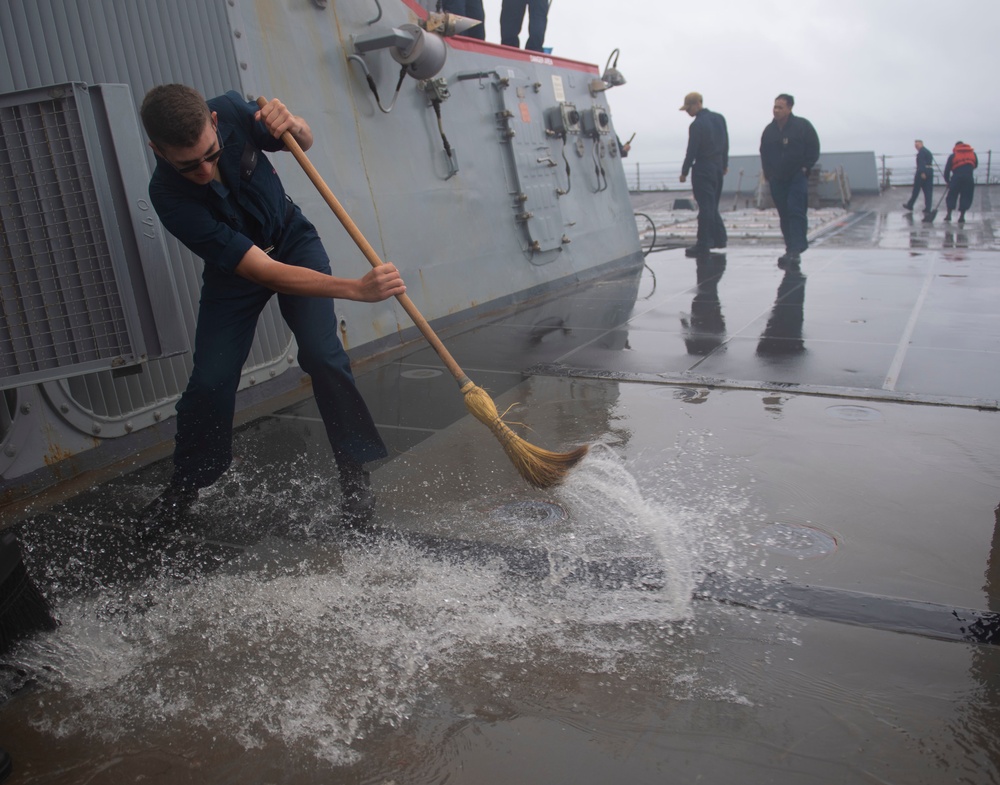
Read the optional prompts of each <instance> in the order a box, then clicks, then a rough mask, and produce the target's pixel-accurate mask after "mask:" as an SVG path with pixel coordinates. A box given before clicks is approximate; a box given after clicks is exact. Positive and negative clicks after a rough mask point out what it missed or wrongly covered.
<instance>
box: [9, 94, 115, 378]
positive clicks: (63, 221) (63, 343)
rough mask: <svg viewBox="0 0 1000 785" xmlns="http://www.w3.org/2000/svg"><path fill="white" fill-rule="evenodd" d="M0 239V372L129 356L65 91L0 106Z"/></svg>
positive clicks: (77, 126)
mask: <svg viewBox="0 0 1000 785" xmlns="http://www.w3.org/2000/svg"><path fill="white" fill-rule="evenodd" d="M0 238H2V239H0V308H2V310H0V317H2V318H0V377H11V376H15V375H16V376H20V377H21V378H22V379H23V380H25V381H27V380H28V379H30V378H31V377H32V376H34V375H46V373H45V372H50V371H52V370H55V369H57V368H63V369H65V368H66V367H67V366H81V365H99V366H104V367H109V366H114V365H118V364H122V363H124V362H126V361H132V362H134V359H132V358H133V356H134V355H135V348H134V347H133V345H132V343H131V341H130V338H129V330H128V317H127V315H126V312H125V309H124V307H123V305H122V300H121V296H120V292H119V285H118V282H117V280H116V276H115V271H114V267H113V260H112V253H111V249H110V248H109V244H108V239H107V235H106V231H105V226H104V222H103V220H102V217H101V211H100V208H99V203H98V194H97V190H96V186H95V182H94V177H93V174H92V171H91V167H90V162H89V158H88V155H87V149H86V143H85V139H84V129H83V127H82V124H81V118H80V111H79V107H78V104H77V101H76V96H75V94H74V93H72V92H70V93H66V94H65V95H63V96H62V97H58V98H52V99H50V100H42V101H34V102H31V103H25V104H22V105H14V106H0ZM126 358H129V359H128V360H126Z"/></svg>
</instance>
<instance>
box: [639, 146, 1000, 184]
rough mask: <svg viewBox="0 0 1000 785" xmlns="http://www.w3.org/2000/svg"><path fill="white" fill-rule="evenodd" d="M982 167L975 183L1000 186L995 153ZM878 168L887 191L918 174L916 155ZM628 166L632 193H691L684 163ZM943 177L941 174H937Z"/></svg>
mask: <svg viewBox="0 0 1000 785" xmlns="http://www.w3.org/2000/svg"><path fill="white" fill-rule="evenodd" d="M977 155H978V156H979V168H977V169H976V183H977V184H986V185H995V184H998V183H1000V171H993V151H992V150H986V151H982V152H980V151H977ZM875 160H876V165H877V166H878V175H879V184H880V185H881V187H882V188H883V190H884V189H886V188H889V187H891V186H894V185H910V184H912V183H913V175H914V174H915V172H916V164H915V155H914V153H912V152H910V153H901V154H898V155H897V154H893V155H890V154H880V155H876V156H875ZM934 160H935V164H936V165H937V169H938V171H939V172H940V169H941V167H942V166H944V163H945V161H947V160H948V156H947V155H942V156H940V160H938V157H937V156H935V159H934ZM622 163H623V164H624V166H625V182H626V183H628V188H629V190H630V191H690V190H691V183H690V181H688V182H687V183H681V182H680V176H681V165H682V162H681V161H650V162H645V161H630V160H628V159H625V160H624V161H622ZM938 176H939V177H940V174H939V175H938Z"/></svg>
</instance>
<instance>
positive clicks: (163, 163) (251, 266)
mask: <svg viewBox="0 0 1000 785" xmlns="http://www.w3.org/2000/svg"><path fill="white" fill-rule="evenodd" d="M141 116H142V121H143V125H144V126H145V128H146V133H147V134H148V135H149V138H150V147H151V148H152V149H153V151H154V152H155V153H156V169H155V171H154V172H153V176H152V178H151V179H150V183H149V195H150V199H151V201H152V204H153V207H154V209H155V210H156V213H157V215H158V216H159V217H160V220H161V221H162V222H163V226H164V228H166V230H167V231H168V232H170V233H171V234H172V235H174V236H175V237H176V238H177V239H178V240H180V241H181V242H182V243H184V245H186V246H187V247H188V248H189V249H190V250H191V251H192V252H193V253H195V254H196V255H198V256H200V257H201V258H202V259H203V260H204V262H205V266H204V272H203V274H202V289H201V303H200V306H199V309H198V323H197V327H196V331H195V338H194V368H193V370H192V372H191V378H190V380H189V381H188V385H187V389H186V390H185V391H184V394H183V395H182V396H181V399H180V402H179V403H178V404H177V436H176V443H175V449H174V474H173V479H172V481H171V483H170V485H169V486H168V488H167V489H166V490H165V491H164V492H163V493H162V494H161V495H160V496H159V497H158V498H157V499H156V500H155V501H154V502H153V503H152V504H151V505H150V506H149V507H147V509H146V510H145V511H144V513H143V518H142V521H141V522H140V529H141V530H142V531H143V532H144V533H147V534H148V533H152V532H154V531H156V530H158V529H160V528H162V527H163V526H164V525H166V524H168V523H172V522H173V521H175V520H176V518H177V517H178V516H179V515H181V514H183V513H184V512H185V511H186V510H187V508H189V507H190V506H191V505H192V504H193V503H194V501H195V500H196V499H197V495H198V489H199V488H203V487H205V486H207V485H210V484H212V483H213V482H215V481H216V480H217V479H218V478H219V477H220V476H221V475H222V473H223V472H224V471H225V470H226V469H227V468H228V467H229V465H230V463H231V462H232V427H233V415H234V412H235V403H236V390H237V387H238V386H239V382H240V373H241V369H242V367H243V364H244V363H245V362H246V359H247V356H248V355H249V353H250V348H251V345H252V343H253V339H254V332H255V329H256V326H257V318H258V316H259V315H260V313H261V311H262V310H263V309H264V306H265V305H266V304H267V302H268V301H269V300H270V299H271V297H273V296H274V295H275V293H277V296H278V304H279V306H280V309H281V315H282V317H283V318H284V320H285V321H286V322H287V323H288V326H289V327H290V328H291V330H292V333H293V334H294V335H295V339H296V342H297V344H298V361H299V365H300V366H301V367H302V369H303V370H304V371H305V372H306V373H308V374H309V375H310V377H311V378H312V385H313V391H314V395H315V398H316V403H317V406H318V407H319V411H320V414H321V416H322V418H323V422H324V425H325V426H326V432H327V436H328V438H329V440H330V445H331V446H332V448H333V455H334V458H335V460H336V462H337V466H338V469H339V472H340V483H341V489H342V491H343V501H342V504H341V516H342V520H343V521H344V522H345V523H349V524H354V523H360V522H364V521H367V520H368V519H369V518H370V517H371V515H372V513H373V511H374V504H375V497H374V494H373V492H372V490H371V488H370V484H369V478H368V472H367V471H366V470H365V469H364V466H363V464H364V463H366V462H368V461H373V460H377V459H379V458H382V457H384V456H385V455H386V454H387V451H386V448H385V445H384V444H383V442H382V439H381V437H380V436H379V434H378V431H377V430H376V428H375V424H374V422H373V421H372V417H371V414H370V413H369V411H368V408H367V406H366V405H365V402H364V400H363V399H362V398H361V394H360V393H359V392H358V389H357V387H356V386H355V383H354V377H353V375H352V373H351V365H350V360H349V359H348V357H347V354H346V352H345V351H344V348H343V346H342V345H341V343H340V338H339V336H338V334H337V317H336V314H335V313H334V307H333V301H334V298H343V299H347V300H356V301H359V302H370V303H374V302H380V301H382V300H385V299H387V298H389V297H392V296H393V295H396V294H400V293H402V292H404V291H405V289H406V287H405V286H404V285H403V281H402V279H401V278H400V275H399V272H398V271H397V270H396V268H395V266H394V265H392V264H385V265H382V266H380V267H378V268H376V269H373V270H371V271H369V272H368V273H367V274H366V275H364V276H363V277H361V278H357V279H352V278H339V277H335V276H333V275H332V274H331V268H330V262H329V257H328V256H327V254H326V251H325V250H324V248H323V244H322V242H321V241H320V238H319V235H318V234H317V233H316V229H315V227H314V226H313V225H312V224H311V223H310V222H309V221H308V220H307V219H306V218H305V216H304V215H303V214H302V212H301V210H299V208H298V207H297V206H296V205H295V204H294V203H292V201H291V199H290V198H288V197H287V196H286V195H285V190H284V188H283V187H282V184H281V180H280V179H279V178H278V175H277V172H275V170H274V168H273V167H272V166H271V162H270V161H268V159H267V157H266V156H265V155H264V151H267V152H276V151H278V150H283V149H285V145H284V143H283V142H282V141H281V139H280V137H281V135H282V133H283V132H285V131H289V132H290V133H291V135H292V136H293V137H294V138H295V140H296V141H297V142H298V143H299V145H301V147H302V148H303V149H305V150H308V149H309V148H310V147H311V146H312V142H313V135H312V131H311V130H310V128H309V125H308V124H307V123H306V122H305V120H303V119H302V118H301V117H298V116H296V115H293V114H292V113H291V112H289V111H288V109H287V108H286V107H285V106H284V104H282V103H281V102H280V101H278V100H272V101H270V102H269V103H268V104H267V105H266V106H264V107H263V108H262V109H259V108H258V107H257V105H256V103H248V102H247V101H245V100H243V98H242V97H241V96H240V95H239V94H238V93H236V92H229V93H226V94H225V95H222V96H219V97H217V98H213V99H211V100H210V101H207V102H206V101H205V99H204V98H203V97H202V96H201V94H199V93H198V92H197V91H196V90H193V89H192V88H190V87H186V86H184V85H178V84H172V85H160V86H159V87H154V88H153V89H152V90H150V91H149V93H147V94H146V97H145V99H144V100H143V103H142V109H141Z"/></svg>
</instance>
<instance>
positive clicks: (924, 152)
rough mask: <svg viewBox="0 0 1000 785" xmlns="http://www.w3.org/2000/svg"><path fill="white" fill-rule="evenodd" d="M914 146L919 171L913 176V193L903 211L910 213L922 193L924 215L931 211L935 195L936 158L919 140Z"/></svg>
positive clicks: (904, 204) (905, 203)
mask: <svg viewBox="0 0 1000 785" xmlns="http://www.w3.org/2000/svg"><path fill="white" fill-rule="evenodd" d="M913 146H914V147H915V148H917V171H916V172H915V173H914V175H913V193H912V194H911V195H910V201H908V202H904V203H903V209H904V210H907V211H910V210H912V209H913V205H915V204H916V203H917V197H918V196H920V192H921V191H923V193H924V214H925V215H926V214H928V213H930V211H931V202H932V201H933V193H934V156H933V155H931V151H930V150H928V149H927V148H926V147H924V143H923V142H922V141H921V140H920V139H917V140H916V141H915V142H914V143H913Z"/></svg>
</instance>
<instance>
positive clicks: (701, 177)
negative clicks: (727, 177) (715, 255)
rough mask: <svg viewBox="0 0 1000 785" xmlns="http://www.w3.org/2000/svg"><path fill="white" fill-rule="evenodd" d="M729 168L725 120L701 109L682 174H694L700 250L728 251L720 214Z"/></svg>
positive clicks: (693, 124)
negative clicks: (724, 176) (723, 180)
mask: <svg viewBox="0 0 1000 785" xmlns="http://www.w3.org/2000/svg"><path fill="white" fill-rule="evenodd" d="M728 168H729V131H728V129H727V128H726V118H725V117H723V116H722V115H721V114H719V113H718V112H712V111H710V110H708V109H701V110H700V111H699V112H698V114H696V115H695V116H694V120H693V121H692V123H691V125H690V127H689V128H688V146H687V154H686V155H685V156H684V164H683V165H682V166H681V174H682V175H684V176H685V177H687V173H688V172H689V171H691V189H692V190H693V191H694V199H695V201H696V202H697V203H698V242H697V243H696V246H697V247H698V248H700V249H703V250H707V249H709V248H725V247H726V243H727V240H728V236H727V234H726V224H725V222H724V221H723V220H722V214H721V213H720V212H719V200H720V199H721V198H722V178H723V175H724V174H725V171H726V169H728Z"/></svg>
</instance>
